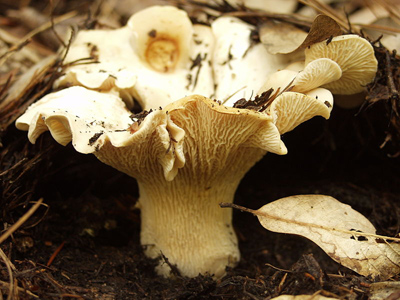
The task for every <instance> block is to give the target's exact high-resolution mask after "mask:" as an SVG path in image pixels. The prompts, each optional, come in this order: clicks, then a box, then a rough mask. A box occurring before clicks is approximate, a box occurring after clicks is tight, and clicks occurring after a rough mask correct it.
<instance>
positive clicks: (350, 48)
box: [305, 34, 378, 94]
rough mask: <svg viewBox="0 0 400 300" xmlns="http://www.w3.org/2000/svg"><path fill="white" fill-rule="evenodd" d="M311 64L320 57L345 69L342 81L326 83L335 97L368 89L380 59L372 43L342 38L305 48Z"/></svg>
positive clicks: (357, 37)
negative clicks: (377, 58) (375, 53)
mask: <svg viewBox="0 0 400 300" xmlns="http://www.w3.org/2000/svg"><path fill="white" fill-rule="evenodd" d="M305 55H306V60H305V64H306V65H308V64H309V63H310V62H312V61H313V60H316V59H318V58H322V57H325V58H329V59H331V60H333V61H335V62H336V63H337V64H338V65H339V66H340V69H341V70H342V76H341V77H340V79H338V80H335V81H333V82H331V83H328V84H325V85H324V87H325V88H327V89H329V90H330V91H331V92H332V93H334V94H355V93H359V92H361V91H363V90H364V88H365V86H366V85H367V84H368V83H370V82H371V81H372V80H373V79H374V77H375V74H376V71H377V65H378V63H377V60H376V58H375V55H374V49H373V47H372V46H371V44H370V43H369V42H368V41H367V40H366V39H364V38H362V37H359V36H358V35H354V34H350V35H341V36H337V37H334V38H332V40H331V41H324V42H320V43H317V44H314V45H312V46H310V47H309V48H307V49H305Z"/></svg>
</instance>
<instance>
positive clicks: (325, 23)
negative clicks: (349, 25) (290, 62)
mask: <svg viewBox="0 0 400 300" xmlns="http://www.w3.org/2000/svg"><path fill="white" fill-rule="evenodd" d="M341 34H342V29H341V28H340V26H339V24H338V23H336V21H335V20H334V19H332V18H331V17H328V16H325V15H318V16H316V17H315V19H314V21H313V23H312V25H311V28H310V31H309V33H308V35H307V37H306V39H305V40H304V42H303V43H302V44H301V45H300V46H299V48H298V49H304V48H307V47H309V46H311V45H313V44H316V43H319V42H322V41H325V40H326V39H329V38H331V37H335V36H338V35H341Z"/></svg>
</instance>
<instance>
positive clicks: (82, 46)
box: [55, 6, 214, 110]
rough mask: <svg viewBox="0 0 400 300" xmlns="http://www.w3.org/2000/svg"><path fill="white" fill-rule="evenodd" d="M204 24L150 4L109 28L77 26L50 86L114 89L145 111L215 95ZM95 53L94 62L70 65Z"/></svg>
mask: <svg viewBox="0 0 400 300" xmlns="http://www.w3.org/2000/svg"><path fill="white" fill-rule="evenodd" d="M213 49H214V36H213V33H212V31H211V28H210V27H209V26H205V25H197V24H196V25H192V23H191V21H190V19H189V17H188V16H187V14H186V12H184V11H183V10H180V9H178V8H176V7H172V6H152V7H149V8H146V9H144V10H142V11H140V12H138V13H136V14H134V15H133V16H132V17H131V18H130V19H129V21H128V23H127V25H126V26H124V27H122V28H119V29H114V30H82V31H80V32H79V33H78V34H77V37H76V39H75V40H74V41H73V42H72V44H71V46H70V48H69V52H68V53H67V55H66V58H65V63H66V64H71V66H69V67H68V68H67V69H66V74H65V76H63V77H61V78H59V79H58V81H57V82H56V85H55V88H60V87H68V86H71V85H81V86H84V87H87V88H90V89H95V90H100V91H104V92H113V93H114V94H116V95H119V96H120V97H122V98H123V99H124V101H125V102H126V103H127V104H128V106H129V107H132V106H133V99H135V100H137V101H138V103H139V104H140V106H141V107H142V108H143V109H145V110H149V109H151V108H154V107H159V106H162V107H163V106H164V105H167V104H168V103H170V102H172V101H173V100H176V99H179V98H182V97H185V96H187V95H190V94H195V93H201V94H203V95H205V96H209V97H210V96H211V95H213V94H214V82H213V75H212V69H211V53H212V52H213ZM88 57H94V61H93V63H89V64H88V63H85V64H76V63H75V64H74V63H73V62H76V61H78V62H80V61H81V60H82V58H88Z"/></svg>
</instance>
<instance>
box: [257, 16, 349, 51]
mask: <svg viewBox="0 0 400 300" xmlns="http://www.w3.org/2000/svg"><path fill="white" fill-rule="evenodd" d="M341 34H342V29H341V28H340V26H339V25H338V23H336V21H335V20H334V19H332V18H331V17H328V16H325V15H318V16H316V17H315V19H314V21H313V23H312V25H311V28H310V31H309V32H308V34H306V33H305V32H304V31H302V30H300V29H298V28H296V27H294V26H293V25H290V24H287V23H282V24H277V23H272V22H268V23H266V24H264V25H263V26H261V28H260V40H261V42H262V43H263V44H264V45H265V47H266V48H267V50H268V52H270V53H271V54H278V53H280V54H287V53H292V52H294V51H296V50H299V49H305V48H307V47H309V46H311V45H313V44H315V43H319V42H322V41H324V40H327V39H329V38H332V37H335V36H338V35H341Z"/></svg>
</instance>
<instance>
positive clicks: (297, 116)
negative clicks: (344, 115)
mask: <svg viewBox="0 0 400 300" xmlns="http://www.w3.org/2000/svg"><path fill="white" fill-rule="evenodd" d="M332 107H333V97H332V94H331V93H330V92H329V91H328V90H326V89H322V88H317V89H314V90H312V91H310V92H309V93H307V94H302V93H297V92H284V93H282V94H281V95H279V96H278V97H277V98H276V99H275V100H274V101H273V102H272V104H271V106H270V107H269V109H268V111H267V113H268V114H269V115H271V116H272V117H273V118H274V120H275V125H276V127H278V130H279V132H280V133H281V134H284V133H286V132H289V131H291V130H293V129H294V128H295V127H297V126H298V125H300V124H301V123H303V122H305V121H307V120H309V119H311V118H313V117H315V116H322V117H324V118H325V119H328V118H329V116H330V112H331V110H332Z"/></svg>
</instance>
